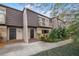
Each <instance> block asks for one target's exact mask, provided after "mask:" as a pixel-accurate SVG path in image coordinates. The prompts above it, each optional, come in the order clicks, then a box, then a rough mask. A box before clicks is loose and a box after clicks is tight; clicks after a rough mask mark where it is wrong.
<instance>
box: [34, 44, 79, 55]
mask: <svg viewBox="0 0 79 59" xmlns="http://www.w3.org/2000/svg"><path fill="white" fill-rule="evenodd" d="M34 56H79V43H72V44H67V45H64V46H61V47H57V48H54V49H50V50H47V51H43V52H40V53H38V54H35V55H34Z"/></svg>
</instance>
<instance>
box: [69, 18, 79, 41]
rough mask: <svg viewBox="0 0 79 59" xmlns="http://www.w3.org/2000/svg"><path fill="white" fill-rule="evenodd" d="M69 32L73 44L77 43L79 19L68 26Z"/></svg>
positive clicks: (78, 39) (78, 38)
mask: <svg viewBox="0 0 79 59" xmlns="http://www.w3.org/2000/svg"><path fill="white" fill-rule="evenodd" d="M69 31H70V33H71V37H72V38H73V39H74V42H79V19H75V20H74V21H72V23H71V24H70V26H69Z"/></svg>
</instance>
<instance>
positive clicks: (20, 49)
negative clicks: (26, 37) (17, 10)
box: [0, 39, 72, 56]
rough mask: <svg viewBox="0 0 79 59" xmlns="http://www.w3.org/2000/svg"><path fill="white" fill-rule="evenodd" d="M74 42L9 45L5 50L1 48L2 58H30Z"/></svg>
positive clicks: (39, 42)
mask: <svg viewBox="0 0 79 59" xmlns="http://www.w3.org/2000/svg"><path fill="white" fill-rule="evenodd" d="M71 42H72V40H71V39H70V40H65V41H61V42H58V43H47V42H42V41H38V42H34V43H30V44H28V45H27V44H26V43H15V44H10V45H7V46H6V47H4V48H0V55H1V56H28V55H33V54H36V53H39V52H41V51H44V50H48V49H52V48H55V47H58V46H62V45H66V44H68V43H71Z"/></svg>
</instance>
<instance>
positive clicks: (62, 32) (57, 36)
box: [48, 27, 70, 42]
mask: <svg viewBox="0 0 79 59" xmlns="http://www.w3.org/2000/svg"><path fill="white" fill-rule="evenodd" d="M69 37H70V33H69V31H68V29H66V28H61V27H60V28H58V29H52V31H51V32H50V33H49V35H48V39H49V40H50V41H53V42H57V41H61V40H65V39H68V38H69Z"/></svg>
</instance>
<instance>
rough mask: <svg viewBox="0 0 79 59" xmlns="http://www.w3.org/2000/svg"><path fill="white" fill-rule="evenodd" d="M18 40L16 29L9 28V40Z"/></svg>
mask: <svg viewBox="0 0 79 59" xmlns="http://www.w3.org/2000/svg"><path fill="white" fill-rule="evenodd" d="M14 39H16V28H13V27H11V28H9V40H14Z"/></svg>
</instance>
